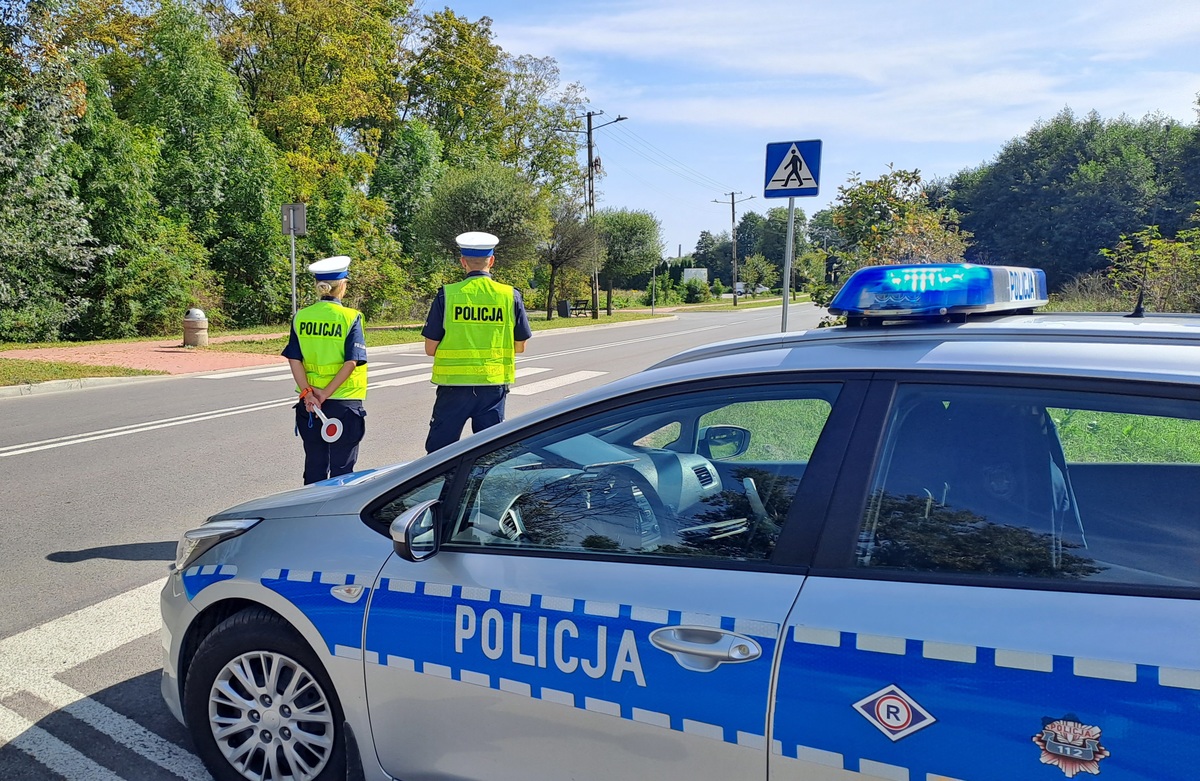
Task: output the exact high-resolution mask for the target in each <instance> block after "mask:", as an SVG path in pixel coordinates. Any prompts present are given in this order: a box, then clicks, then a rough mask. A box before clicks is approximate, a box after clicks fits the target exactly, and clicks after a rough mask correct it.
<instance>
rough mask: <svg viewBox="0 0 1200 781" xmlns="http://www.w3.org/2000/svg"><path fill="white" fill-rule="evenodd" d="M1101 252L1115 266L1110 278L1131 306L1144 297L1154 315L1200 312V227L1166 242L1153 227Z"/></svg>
mask: <svg viewBox="0 0 1200 781" xmlns="http://www.w3.org/2000/svg"><path fill="white" fill-rule="evenodd" d="M1100 252H1101V254H1103V255H1104V257H1105V258H1107V259H1108V260H1109V261H1110V262H1111V263H1112V265H1111V266H1110V267H1109V268H1108V271H1107V276H1108V278H1109V279H1110V280H1111V282H1112V284H1113V285H1114V287H1115V288H1116V289H1117V291H1118V292H1120V293H1122V294H1123V295H1124V297H1125V298H1126V299H1127V300H1128V301H1129V302H1130V303H1131V304H1132V302H1133V300H1134V299H1135V298H1137V296H1138V295H1142V297H1143V299H1144V303H1145V306H1146V308H1147V309H1149V310H1151V311H1153V312H1200V228H1192V229H1189V230H1184V231H1180V232H1179V234H1178V235H1177V236H1176V237H1175V239H1164V238H1163V237H1162V235H1161V234H1160V233H1159V230H1158V228H1157V227H1150V228H1147V229H1145V230H1143V231H1138V232H1137V233H1135V234H1134V235H1132V236H1122V237H1121V240H1120V241H1119V242H1118V243H1117V245H1116V246H1115V247H1113V248H1111V249H1107V248H1106V249H1102V250H1100Z"/></svg>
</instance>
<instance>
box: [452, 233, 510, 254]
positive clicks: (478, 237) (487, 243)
mask: <svg viewBox="0 0 1200 781" xmlns="http://www.w3.org/2000/svg"><path fill="white" fill-rule="evenodd" d="M454 241H455V242H456V243H457V244H458V251H459V252H461V253H462V254H463V257H467V258H487V257H491V255H492V251H493V250H495V249H496V245H497V244H499V243H500V239H498V238H496V237H495V236H493V235H492V234H490V233H484V232H483V231H469V232H468V233H460V234H458V236H457V237H455V239H454Z"/></svg>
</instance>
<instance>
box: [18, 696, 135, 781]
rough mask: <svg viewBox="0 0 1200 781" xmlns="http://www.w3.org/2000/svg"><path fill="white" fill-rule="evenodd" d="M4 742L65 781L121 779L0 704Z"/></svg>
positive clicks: (109, 780)
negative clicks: (65, 780)
mask: <svg viewBox="0 0 1200 781" xmlns="http://www.w3.org/2000/svg"><path fill="white" fill-rule="evenodd" d="M6 744H12V746H13V747H15V748H18V749H20V750H21V751H24V752H25V753H26V754H28V755H29V756H31V757H33V758H34V759H36V760H37V761H38V762H40V763H42V764H43V765H45V766H46V767H48V768H50V769H51V770H53V771H54V772H55V773H58V774H59V775H60V776H62V777H64V778H66V779H67V781H121V777H120V776H118V775H117V774H116V773H113V772H112V771H111V770H109V769H108V768H106V767H104V766H102V765H100V764H98V763H96V762H94V761H92V760H91V759H88V758H87V757H85V756H84V755H83V754H80V753H79V752H78V751H76V750H75V749H73V748H71V747H70V746H68V745H67V744H66V743H63V742H62V741H61V740H59V739H58V738H56V737H54V736H53V735H51V734H50V733H49V732H47V731H46V730H44V729H42V728H41V727H39V726H37V725H36V724H34V723H33V722H31V721H29V720H28V719H26V718H25V717H23V716H21V715H20V714H18V713H14V712H12V711H11V710H9V709H8V708H5V707H4V706H3V705H0V746H4V745H6Z"/></svg>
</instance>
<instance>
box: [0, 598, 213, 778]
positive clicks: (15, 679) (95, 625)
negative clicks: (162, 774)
mask: <svg viewBox="0 0 1200 781" xmlns="http://www.w3.org/2000/svg"><path fill="white" fill-rule="evenodd" d="M161 590H162V583H161V581H157V582H153V583H148V584H146V585H145V586H142V587H140V588H136V589H132V590H131V591H127V592H125V593H124V594H118V595H117V596H115V597H112V598H111V599H106V600H104V601H103V602H98V603H96V604H95V605H90V606H88V607H85V608H83V609H82V610H77V611H75V612H74V613H70V614H68V615H65V616H62V617H60V618H56V619H54V620H53V621H48V622H46V623H45V624H41V625H40V626H35V627H33V628H32V629H27V630H25V631H24V632H20V633H18V634H15V635H12V636H11V637H6V638H4V639H3V640H0V697H7V696H11V695H13V694H15V693H17V692H21V691H24V692H28V693H29V694H31V695H33V696H34V697H37V698H38V699H40V700H42V701H43V702H45V703H47V704H48V705H51V706H52V707H54V708H56V709H58V710H62V711H65V712H66V713H68V714H70V715H71V716H73V717H75V718H77V719H79V720H80V721H82V722H84V723H85V724H87V725H89V726H91V727H92V728H93V729H95V730H97V731H99V732H101V733H103V734H105V735H108V736H109V737H110V738H112V739H113V740H114V741H116V742H117V743H118V744H120V745H122V746H125V747H126V748H128V749H130V750H131V751H135V752H137V753H138V754H140V755H141V756H143V757H145V758H146V759H148V760H149V761H151V762H153V763H154V764H156V765H158V766H159V767H161V768H163V769H164V770H167V771H169V772H170V773H172V774H174V775H176V776H178V777H179V778H183V779H189V781H190V779H208V778H209V775H208V773H207V771H205V769H204V766H203V765H202V764H201V762H200V760H199V759H197V758H196V757H195V756H193V755H192V754H190V753H189V752H187V751H186V750H184V749H182V748H180V747H179V746H177V745H175V744H174V743H171V742H170V741H169V740H165V739H164V738H162V737H160V736H158V735H156V734H155V733H153V732H151V731H150V730H148V729H146V728H145V727H143V726H142V725H140V724H138V723H137V722H135V721H133V720H132V719H130V718H128V717H126V716H124V715H122V714H120V713H117V712H116V711H114V710H112V709H111V708H109V707H108V706H106V705H103V704H101V703H99V702H97V701H95V700H93V699H91V698H90V697H88V696H86V695H84V694H83V693H81V692H79V691H76V690H75V689H74V688H72V687H70V686H68V685H67V684H65V683H63V682H62V681H60V680H58V679H57V677H56V676H57V675H59V674H60V673H63V672H65V671H67V670H70V669H72V668H75V667H77V666H79V665H81V664H84V663H85V662H88V661H90V660H92V659H95V658H96V657H99V656H102V655H103V654H106V653H109V652H111V651H113V650H115V649H117V648H120V647H121V646H123V645H126V644H128V643H131V642H133V641H135V640H139V639H141V638H144V637H146V636H147V635H152V634H154V633H155V632H157V631H158V629H159V627H160V625H161V618H160V615H159V610H158V593H159V591H161ZM14 717H15V718H16V719H20V718H21V717H20V716H18V715H17V714H12V713H11V712H10V713H7V714H6V713H5V712H4V711H3V709H0V746H3V745H5V744H6V743H11V744H12V745H13V746H15V747H16V748H19V749H21V750H22V751H25V752H26V753H27V754H29V755H30V756H32V757H33V758H34V759H36V760H38V761H39V762H41V763H42V764H45V765H46V766H47V767H49V768H51V769H52V770H54V771H55V772H58V773H60V774H62V775H64V776H66V777H67V778H71V779H74V778H79V779H93V778H95V779H108V778H112V779H116V778H118V777H117V776H115V775H112V774H111V773H109V771H107V770H105V769H104V768H102V767H100V766H99V765H96V764H95V763H94V762H92V761H91V760H90V759H88V758H87V757H85V756H84V755H83V754H81V753H80V752H78V751H77V750H75V749H74V748H72V747H70V746H69V745H67V744H66V743H64V742H62V741H60V740H58V739H57V738H55V737H53V736H52V735H49V734H48V733H46V732H45V731H44V730H42V729H41V728H39V727H37V726H36V725H33V724H29V723H28V722H26V723H25V724H21V723H19V722H16V721H14ZM14 729H15V730H16V731H15V732H14ZM105 774H107V775H105Z"/></svg>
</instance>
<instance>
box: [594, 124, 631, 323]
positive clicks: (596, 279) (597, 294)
mask: <svg viewBox="0 0 1200 781" xmlns="http://www.w3.org/2000/svg"><path fill="white" fill-rule="evenodd" d="M603 113H604V112H603V111H589V112H587V114H586V116H587V193H585V200H586V201H587V216H588V220H589V221H590V220H591V219H592V217H595V216H596V159H595V156H594V155H593V149H594V148H595V147H594V144H593V143H592V131H594V130H597V129H599V128H602V127H606V126H608V125H615V124H616V123H618V122H623V121H624V120H626V119H628V118H629V117H623V116H621V115H620V114H618V115H617V118H616V119H614V120H611V121H609V122H605V123H603V124H601V125H595V126H593V125H592V117H598V116H600V115H602V114H603ZM598 266H599V262H598V259H597V258H596V257H595V256H594V255H593V256H592V319H593V320H599V319H600V270H599V268H598Z"/></svg>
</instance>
